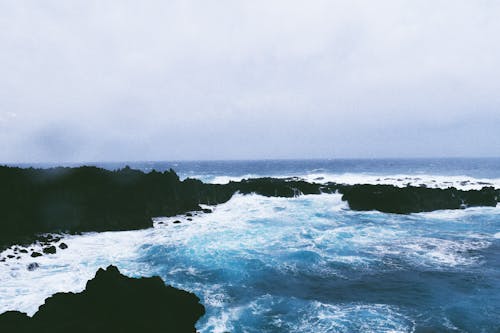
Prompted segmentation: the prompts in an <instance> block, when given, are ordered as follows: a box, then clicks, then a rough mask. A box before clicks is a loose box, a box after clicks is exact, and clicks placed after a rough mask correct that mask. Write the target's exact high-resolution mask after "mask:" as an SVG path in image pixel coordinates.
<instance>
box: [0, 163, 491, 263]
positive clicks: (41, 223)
mask: <svg viewBox="0 0 500 333" xmlns="http://www.w3.org/2000/svg"><path fill="white" fill-rule="evenodd" d="M0 184H1V185H0V203H1V209H0V250H2V249H5V248H7V247H9V246H11V245H13V244H29V243H32V242H34V241H35V240H37V239H38V238H39V237H40V235H41V234H47V233H81V232H87V231H97V232H100V231H120V230H134V229H144V228H149V227H152V226H153V222H152V218H153V217H159V216H175V215H178V214H184V213H188V212H191V211H200V212H201V211H203V209H202V207H201V206H200V204H207V205H215V204H220V203H224V202H226V201H228V200H229V199H230V198H231V197H232V196H233V194H234V193H236V192H239V193H243V194H248V193H257V194H260V195H265V196H277V197H294V196H298V195H301V194H320V193H324V192H326V193H333V192H338V193H341V194H342V199H343V200H345V201H347V202H348V204H349V206H350V208H351V209H353V210H379V211H381V212H388V213H400V214H406V213H414V212H424V211H432V210H438V209H460V208H465V207H473V206H495V205H496V204H497V202H498V198H499V196H500V192H499V190H497V189H494V188H492V187H484V188H482V189H481V190H469V191H462V190H458V189H455V188H448V189H436V188H426V187H414V186H407V187H395V186H392V185H345V184H337V183H327V184H318V183H309V182H306V181H302V180H300V179H294V178H289V179H277V178H256V179H247V180H242V181H239V182H229V183H228V184H206V183H203V182H201V181H200V180H196V179H189V178H188V179H185V180H180V179H179V177H178V175H177V174H176V173H175V172H174V171H173V170H168V171H164V172H158V171H151V172H149V173H144V172H142V171H139V170H133V169H130V168H128V167H126V168H124V169H120V170H115V171H110V170H105V169H100V168H96V167H78V168H51V169H33V168H28V169H22V168H14V167H0ZM205 212H208V210H206V209H205ZM44 245H45V246H47V247H46V249H45V250H44V252H45V253H46V254H47V253H48V254H50V253H54V252H55V251H57V249H56V248H55V247H52V244H50V242H46V243H45V244H44ZM63 247H64V246H63ZM60 248H62V247H60Z"/></svg>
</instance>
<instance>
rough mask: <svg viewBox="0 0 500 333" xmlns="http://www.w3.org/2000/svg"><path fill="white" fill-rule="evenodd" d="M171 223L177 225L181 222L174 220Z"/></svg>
mask: <svg viewBox="0 0 500 333" xmlns="http://www.w3.org/2000/svg"><path fill="white" fill-rule="evenodd" d="M172 223H173V224H179V223H181V221H179V220H175V221H174V222H172Z"/></svg>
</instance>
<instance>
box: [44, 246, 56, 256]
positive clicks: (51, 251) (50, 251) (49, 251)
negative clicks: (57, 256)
mask: <svg viewBox="0 0 500 333" xmlns="http://www.w3.org/2000/svg"><path fill="white" fill-rule="evenodd" d="M56 252H57V249H56V247H55V246H54V245H52V246H48V247H44V248H43V253H45V254H54V253H56Z"/></svg>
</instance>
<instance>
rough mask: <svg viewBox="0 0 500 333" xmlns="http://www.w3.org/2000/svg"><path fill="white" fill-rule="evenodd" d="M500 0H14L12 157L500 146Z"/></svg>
mask: <svg viewBox="0 0 500 333" xmlns="http://www.w3.org/2000/svg"><path fill="white" fill-rule="evenodd" d="M499 17H500V1H497V0H474V1H470V0H466V1H465V0H419V1H414V0H411V1H407V0H393V1H389V0H379V1H373V0H365V1H362V0H346V1H335V0H329V1H320V0H309V1H293V0H286V1H282V0H275V1H260V0H251V1H228V0H218V1H210V0H204V1H190V0H182V1H176V0H170V1H152V0H142V1H126V0H120V1H115V0H106V1H102V0H97V1H91V0H85V1H80V0H73V1H60V0H58V1H52V0H44V1H37V0H32V1H24V0H0V162H1V163H13V162H28V163H29V162H83V161H141V160H142V161H145V160H212V159H216V160H220V159H274V158H350V157H353V158H377V157H378V158H384V157H403V158H406V157H457V156H460V157H467V156H469V157H483V156H493V157H499V156H500V20H499V19H498V18H499Z"/></svg>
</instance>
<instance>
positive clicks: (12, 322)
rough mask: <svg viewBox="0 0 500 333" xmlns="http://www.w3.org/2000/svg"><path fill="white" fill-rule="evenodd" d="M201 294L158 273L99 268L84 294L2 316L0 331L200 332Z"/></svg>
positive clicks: (52, 299)
mask: <svg viewBox="0 0 500 333" xmlns="http://www.w3.org/2000/svg"><path fill="white" fill-rule="evenodd" d="M199 301H200V300H199V298H198V297H196V295H194V294H192V293H189V292H186V291H183V290H179V289H176V288H173V287H170V286H166V285H165V284H164V283H163V281H162V280H161V279H160V278H159V277H151V278H139V279H134V278H129V277H126V276H124V275H121V274H120V272H119V271H118V269H117V268H116V267H114V266H109V267H108V268H106V270H103V269H99V270H98V271H97V273H96V276H95V278H94V279H92V280H90V281H88V282H87V286H86V288H85V290H84V291H83V292H81V293H78V294H74V293H57V294H55V295H53V296H51V297H49V298H47V299H46V300H45V304H43V305H41V306H40V308H39V310H38V312H37V313H35V315H34V316H33V317H32V318H30V317H28V316H27V315H26V314H24V313H21V312H17V311H9V312H6V313H4V314H2V315H0V332H19V333H24V332H51V333H63V332H64V333H67V332H95V333H100V332H131V333H132V332H133V333H137V332H148V333H149V332H151V333H154V332H159V333H160V332H161V333H163V332H172V333H184V332H186V333H188V332H189V333H192V332H196V329H195V323H196V321H197V320H198V319H199V318H200V317H201V316H203V315H204V314H205V308H204V307H203V305H201V304H200V303H199Z"/></svg>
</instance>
